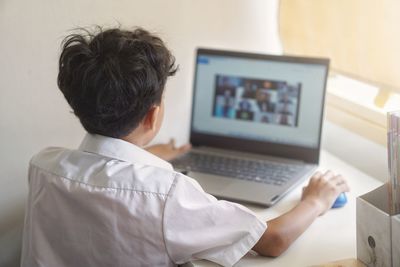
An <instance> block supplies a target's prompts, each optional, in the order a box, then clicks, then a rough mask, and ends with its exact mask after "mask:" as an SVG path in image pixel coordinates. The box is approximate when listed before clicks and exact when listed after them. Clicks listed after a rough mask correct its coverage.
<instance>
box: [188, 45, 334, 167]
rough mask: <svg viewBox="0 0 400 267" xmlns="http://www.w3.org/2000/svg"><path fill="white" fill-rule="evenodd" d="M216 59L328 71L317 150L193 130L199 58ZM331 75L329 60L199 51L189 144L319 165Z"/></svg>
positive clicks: (195, 72) (209, 50)
mask: <svg viewBox="0 0 400 267" xmlns="http://www.w3.org/2000/svg"><path fill="white" fill-rule="evenodd" d="M205 54H206V55H217V56H229V57H237V58H246V59H258V60H271V61H277V62H290V63H302V64H318V65H324V66H325V67H326V73H325V77H324V79H325V81H324V88H323V94H322V99H321V101H322V106H321V117H320V122H319V123H320V125H319V131H318V142H317V144H318V145H317V147H316V148H307V147H302V146H296V145H286V144H281V143H272V142H267V141H257V140H248V139H247V140H246V139H240V138H234V137H230V136H220V135H213V134H206V133H200V132H196V131H195V130H194V127H193V121H194V120H193V119H194V118H193V117H194V108H195V98H196V84H197V78H198V77H197V72H198V69H197V68H198V58H199V55H205ZM328 72H329V59H327V58H315V57H313V58H311V57H298V56H287V55H284V56H277V55H268V54H257V53H248V52H238V51H229V50H217V49H209V48H197V50H196V58H195V68H194V80H193V94H192V113H191V122H190V142H191V144H192V145H193V146H208V147H216V148H221V149H229V150H236V151H243V152H250V153H256V154H261V155H269V156H276V157H282V158H290V159H295V160H300V161H304V162H307V163H312V164H319V158H320V149H321V135H322V124H323V119H324V109H325V95H326V84H327V78H328Z"/></svg>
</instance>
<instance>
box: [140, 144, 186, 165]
mask: <svg viewBox="0 0 400 267" xmlns="http://www.w3.org/2000/svg"><path fill="white" fill-rule="evenodd" d="M191 148H192V146H191V145H190V144H185V145H183V146H180V147H176V146H175V140H174V139H171V140H170V141H169V143H168V144H157V145H153V146H150V147H147V148H146V150H147V151H149V152H150V153H152V154H154V155H156V156H157V157H160V158H162V159H163V160H167V161H170V160H173V159H175V158H177V157H179V156H181V155H183V154H185V153H187V152H188V151H189V150H190V149H191Z"/></svg>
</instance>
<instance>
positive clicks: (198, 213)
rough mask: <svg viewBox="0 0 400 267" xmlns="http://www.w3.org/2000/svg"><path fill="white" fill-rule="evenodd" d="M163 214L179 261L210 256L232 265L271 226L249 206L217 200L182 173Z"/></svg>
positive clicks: (169, 246) (172, 252)
mask: <svg viewBox="0 0 400 267" xmlns="http://www.w3.org/2000/svg"><path fill="white" fill-rule="evenodd" d="M163 216H164V217H163V227H164V240H165V246H166V249H167V251H168V254H169V256H170V257H171V259H172V260H173V261H174V262H175V263H176V264H182V263H185V262H188V261H190V260H193V259H207V260H210V261H213V262H216V263H218V264H221V265H223V266H232V265H233V264H235V263H236V262H237V261H238V260H239V259H240V258H242V257H243V256H244V255H245V254H246V253H247V252H248V251H250V249H251V248H252V247H253V246H254V245H255V244H256V243H257V241H258V240H259V239H260V238H261V235H262V234H263V233H264V232H265V230H266V228H267V225H266V223H265V222H263V221H261V220H259V219H258V218H257V217H256V215H255V214H254V213H253V212H252V211H250V210H249V209H247V208H246V207H244V206H242V205H239V204H235V203H232V202H228V201H219V200H217V199H216V198H215V197H213V196H211V195H209V194H207V193H205V192H204V190H203V189H202V188H201V186H200V185H199V184H198V183H197V182H196V181H195V180H193V179H191V178H189V177H187V176H184V175H183V174H180V173H177V174H176V178H175V181H174V183H173V185H172V187H171V190H170V192H169V194H168V197H167V200H166V204H165V208H164V215H163Z"/></svg>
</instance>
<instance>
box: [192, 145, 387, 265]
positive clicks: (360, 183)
mask: <svg viewBox="0 0 400 267" xmlns="http://www.w3.org/2000/svg"><path fill="white" fill-rule="evenodd" d="M327 169H330V170H332V171H334V172H336V173H340V174H342V175H343V176H344V177H346V179H347V181H348V183H349V185H350V188H351V192H349V193H348V194H347V199H348V202H347V204H346V206H344V207H343V208H340V209H335V210H331V211H329V212H328V213H326V214H325V215H323V216H321V217H319V218H317V220H316V221H315V222H314V223H313V224H312V225H311V226H310V228H308V229H307V231H306V232H305V233H304V234H303V235H302V236H300V237H299V238H298V239H297V240H296V241H295V242H294V243H293V244H292V246H291V247H290V248H289V249H288V250H287V251H286V252H285V253H284V254H283V255H281V256H280V257H278V258H267V257H262V256H257V255H253V254H250V253H249V254H247V255H246V256H244V257H243V258H242V259H241V260H240V261H239V262H238V263H237V265H235V266H252V267H257V266H268V267H273V266H276V267H278V266H279V267H283V266H289V267H290V266H296V267H302V266H304V267H305V266H312V265H318V264H324V263H327V262H332V261H336V260H340V259H349V258H356V257H357V255H356V197H357V196H359V195H362V194H364V193H366V192H369V191H371V190H372V189H374V188H376V187H378V186H380V185H382V182H381V181H378V180H376V179H374V178H373V177H371V176H368V175H366V174H365V173H363V172H361V171H360V170H358V169H356V168H354V167H353V166H351V165H349V164H347V163H345V162H343V161H341V160H340V159H339V158H337V157H335V156H333V155H332V154H330V153H328V152H326V151H322V154H321V164H320V170H321V171H325V170H327ZM306 183H307V182H305V183H304V185H305V184H306ZM302 187H303V186H298V187H297V188H296V189H295V190H294V191H292V192H291V193H289V194H288V195H287V196H286V197H284V198H283V199H282V200H281V201H280V202H279V203H277V204H276V205H275V206H274V207H272V208H269V209H263V208H260V207H255V206H251V205H246V206H247V207H248V208H250V209H251V210H253V211H254V212H255V213H256V214H257V215H258V216H259V218H261V219H262V220H270V219H272V218H275V217H277V216H279V215H281V214H283V213H284V212H286V211H288V210H290V209H291V208H293V207H294V206H295V205H296V203H298V201H299V200H300V196H301V189H302ZM294 223H295V222H294ZM193 264H194V265H195V266H219V265H217V264H215V263H212V262H208V261H195V262H193Z"/></svg>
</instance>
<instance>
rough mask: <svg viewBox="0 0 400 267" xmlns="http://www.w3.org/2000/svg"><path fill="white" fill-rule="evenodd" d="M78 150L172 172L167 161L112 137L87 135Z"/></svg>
mask: <svg viewBox="0 0 400 267" xmlns="http://www.w3.org/2000/svg"><path fill="white" fill-rule="evenodd" d="M79 150H82V151H85V152H89V153H95V154H99V155H103V156H106V157H110V158H115V159H118V160H122V161H127V162H131V163H138V164H141V165H150V166H155V167H159V168H162V169H167V170H173V168H172V165H171V164H170V163H168V162H167V161H165V160H163V159H161V158H159V157H157V156H155V155H153V154H151V153H150V152H147V151H146V150H144V149H142V148H140V147H138V146H136V145H134V144H132V143H129V142H126V141H124V140H121V139H116V138H112V137H107V136H102V135H97V134H89V133H88V134H86V136H85V138H84V139H83V141H82V143H81V145H80V146H79Z"/></svg>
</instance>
